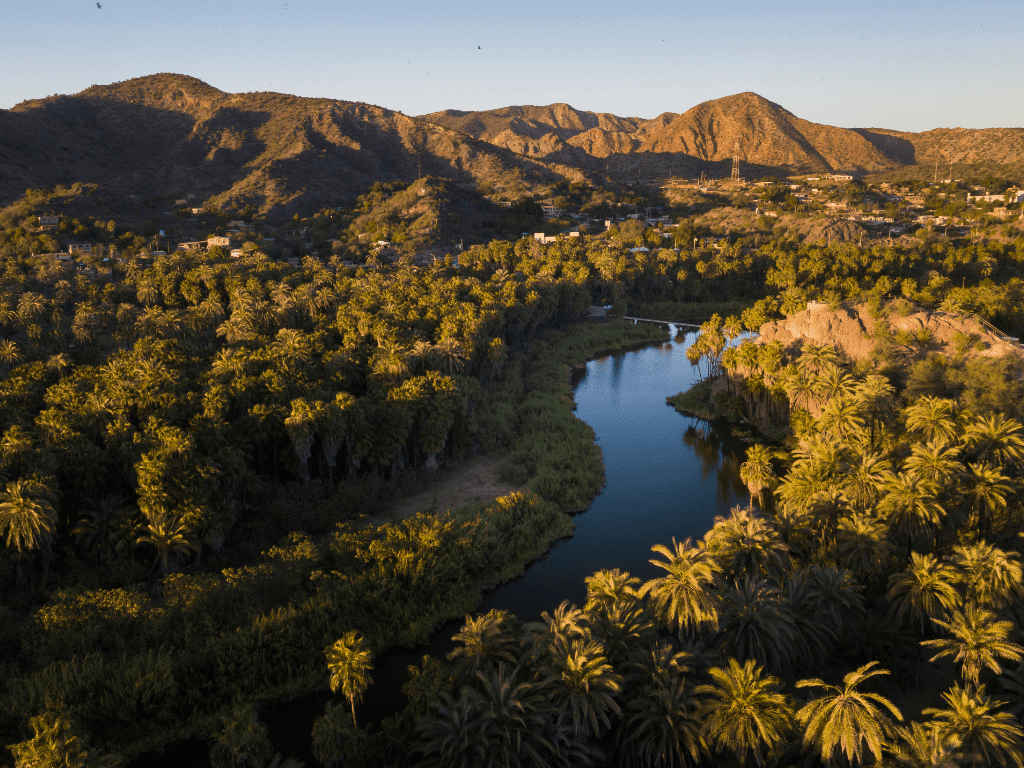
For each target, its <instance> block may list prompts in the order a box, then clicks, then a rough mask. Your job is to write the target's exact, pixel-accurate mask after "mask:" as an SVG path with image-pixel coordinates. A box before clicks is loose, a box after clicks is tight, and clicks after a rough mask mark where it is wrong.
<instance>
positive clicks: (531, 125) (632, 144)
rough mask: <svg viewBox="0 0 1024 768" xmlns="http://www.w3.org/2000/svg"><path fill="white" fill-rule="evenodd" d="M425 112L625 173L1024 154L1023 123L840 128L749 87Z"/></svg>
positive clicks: (551, 154)
mask: <svg viewBox="0 0 1024 768" xmlns="http://www.w3.org/2000/svg"><path fill="white" fill-rule="evenodd" d="M423 118H424V119H425V120H429V121H431V122H433V123H436V124H438V125H443V126H445V127H448V128H453V129H455V130H459V131H462V132H463V133H466V134H467V135H469V136H472V137H474V138H477V139H483V140H484V141H489V142H491V143H492V144H495V145H496V146H500V147H504V148H506V149H511V150H513V151H516V152H520V153H523V154H528V155H530V156H531V157H536V158H541V159H545V160H557V161H558V162H562V163H573V164H576V165H579V166H580V167H584V168H588V169H595V170H607V171H609V172H612V173H618V174H620V175H627V176H629V175H634V176H635V174H636V173H637V172H638V171H639V172H641V173H659V172H663V173H676V172H683V173H685V172H688V171H698V172H699V171H701V170H703V171H706V172H708V173H709V174H711V175H721V173H722V170H723V168H726V169H727V168H728V163H730V162H731V160H732V158H733V156H734V155H736V154H738V155H739V157H740V160H741V162H742V163H743V164H744V166H745V168H746V170H747V171H751V172H753V173H755V174H756V173H761V172H766V171H768V170H773V171H779V172H783V173H793V172H832V171H846V172H854V173H871V172H877V171H883V170H892V169H897V168H903V167H916V166H918V165H929V164H933V163H934V162H935V160H936V159H938V160H939V162H940V164H941V163H949V162H953V163H958V164H970V165H972V166H976V167H986V168H1003V167H1006V166H1014V165H1016V164H1019V163H1022V162H1024V128H988V129H981V130H964V129H959V128H956V129H946V128H940V129H936V130H932V131H927V132H924V133H905V132H899V131H892V130H887V129H874V128H872V129H861V128H857V129H848V128H837V127H834V126H830V125H822V124H819V123H814V122H811V121H809V120H804V119H802V118H799V117H797V116H796V115H794V114H792V113H791V112H789V111H788V110H786V109H784V108H783V107H781V106H779V105H778V104H775V103H773V102H771V101H769V100H768V99H765V98H763V97H761V96H759V95H757V94H756V93H751V92H745V93H739V94H735V95H732V96H726V97H724V98H720V99H713V100H711V101H706V102H704V103H703V104H698V105H697V106H695V107H692V108H691V109H688V110H686V111H685V112H683V113H682V114H677V113H674V112H665V113H663V114H661V115H659V116H658V117H656V118H654V119H652V120H644V119H642V118H637V117H617V116H615V115H611V114H608V113H603V112H602V113H598V112H585V111H581V110H577V109H574V108H573V107H571V106H569V105H568V104H550V105H548V106H544V107H533V106H516V107H503V108H501V109H494V110H487V111H480V112H460V111H458V110H445V111H443V112H435V113H433V114H429V115H423ZM573 148H576V149H579V150H582V155H581V154H580V153H576V154H574V153H573V152H572V149H573ZM595 161H604V162H595Z"/></svg>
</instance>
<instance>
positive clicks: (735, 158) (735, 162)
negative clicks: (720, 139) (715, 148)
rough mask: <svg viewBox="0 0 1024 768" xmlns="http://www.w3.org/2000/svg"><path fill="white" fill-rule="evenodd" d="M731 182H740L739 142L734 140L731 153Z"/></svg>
mask: <svg viewBox="0 0 1024 768" xmlns="http://www.w3.org/2000/svg"><path fill="white" fill-rule="evenodd" d="M732 180H733V181H739V180H740V140H739V139H736V144H735V146H734V147H733V152H732Z"/></svg>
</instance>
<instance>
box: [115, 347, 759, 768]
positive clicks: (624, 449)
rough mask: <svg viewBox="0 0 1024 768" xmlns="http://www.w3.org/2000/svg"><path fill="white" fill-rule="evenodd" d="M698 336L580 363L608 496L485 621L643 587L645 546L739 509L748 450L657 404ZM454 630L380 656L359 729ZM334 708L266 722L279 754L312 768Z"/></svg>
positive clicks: (165, 761) (142, 761)
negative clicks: (606, 585)
mask: <svg viewBox="0 0 1024 768" xmlns="http://www.w3.org/2000/svg"><path fill="white" fill-rule="evenodd" d="M675 330H676V329H675V328H673V329H672V331H673V334H675ZM695 336H696V334H695V333H693V332H691V333H686V334H685V335H682V334H680V335H674V338H673V340H672V341H669V342H666V343H664V344H660V345H655V346H651V347H646V348H644V349H640V350H636V351H632V352H624V353H620V354H616V355H611V356H608V357H603V358H600V359H598V360H592V361H590V362H589V363H587V367H586V372H585V373H583V372H581V373H580V374H579V375H578V376H577V380H576V395H575V396H576V404H577V409H576V415H577V416H578V417H579V418H581V419H583V420H584V421H585V422H587V423H588V424H589V425H590V426H591V427H593V429H594V432H595V433H596V435H597V441H598V444H599V445H600V446H601V449H602V450H603V452H604V464H605V480H606V485H605V488H604V489H603V490H602V491H601V493H600V495H598V496H597V498H595V499H594V501H593V503H592V504H591V505H590V507H589V508H588V509H587V510H586V512H583V513H582V514H580V515H578V516H577V517H576V533H575V535H574V536H573V537H572V538H571V539H566V540H564V541H560V542H558V543H557V544H555V546H554V547H552V549H551V551H550V552H549V553H548V554H547V555H546V556H545V557H544V558H543V559H541V560H539V561H538V562H536V563H534V564H533V565H531V566H530V567H529V568H528V569H527V571H526V573H525V574H523V576H521V577H520V578H518V579H516V580H515V581H512V582H509V583H508V584H505V585H503V586H501V587H498V588H497V589H495V590H493V591H492V592H490V593H488V594H487V595H486V596H485V597H484V600H483V604H482V606H481V608H480V610H481V612H486V611H488V610H490V609H492V608H503V609H505V610H508V611H511V612H512V613H514V614H516V615H517V616H518V617H519V618H520V619H522V620H523V621H536V620H537V619H539V618H540V614H541V613H542V612H543V611H551V610H553V609H554V608H556V607H557V606H558V604H559V603H561V602H562V601H563V600H571V601H573V602H575V603H577V604H579V605H582V603H583V602H584V601H585V599H586V586H585V584H584V581H583V580H584V578H585V577H587V576H589V575H590V574H592V573H593V572H594V571H597V570H600V569H603V568H619V569H621V570H624V571H629V572H630V573H632V574H634V575H636V576H639V577H640V578H641V579H643V580H647V579H650V578H652V577H654V576H655V575H657V574H659V572H660V573H663V571H660V569H658V568H655V567H654V566H653V565H651V564H650V563H649V562H648V561H649V560H650V559H651V557H652V556H653V554H652V553H651V546H652V545H654V544H658V543H664V544H671V541H672V537H673V536H674V537H676V539H678V540H680V541H681V540H683V539H685V538H686V537H688V536H692V537H694V538H699V537H701V536H703V535H704V533H705V532H706V531H707V530H708V529H709V528H710V527H711V525H712V521H713V520H714V518H715V516H716V515H721V514H725V513H726V512H728V510H729V509H730V508H731V507H732V506H734V505H736V504H741V503H746V502H747V499H748V496H747V493H746V488H745V487H744V485H743V483H741V482H740V480H739V465H740V463H741V462H742V460H743V458H742V457H743V449H744V448H745V446H744V444H743V443H741V442H738V441H736V440H733V439H731V438H727V437H723V436H720V435H719V434H718V433H716V432H715V430H714V429H712V428H711V427H710V426H709V425H708V424H707V422H705V421H702V420H701V419H697V418H692V417H688V416H683V415H681V414H679V413H677V412H676V411H675V410H674V409H673V408H672V407H671V406H669V405H666V404H665V398H666V397H668V396H671V395H674V394H676V393H677V392H680V391H682V390H685V389H687V388H688V387H689V386H690V385H691V384H693V383H695V382H696V381H697V372H696V369H695V368H694V367H693V366H691V365H690V363H689V361H687V359H686V354H685V349H686V347H687V346H688V345H689V344H691V343H692V342H693V340H694V338H695ZM460 626H461V621H456V622H451V623H449V624H447V625H445V626H444V627H442V629H441V630H440V631H439V632H438V634H437V637H436V639H435V641H434V642H433V643H432V644H431V645H430V646H429V647H424V648H419V649H417V650H416V651H414V652H406V651H391V652H389V653H387V654H384V655H383V656H381V657H380V659H378V664H377V669H376V671H375V672H374V683H373V685H372V686H371V687H370V689H369V690H368V691H367V694H366V696H365V698H364V702H363V704H362V705H361V707H360V713H359V715H360V721H361V722H362V723H367V722H373V721H379V720H380V719H381V718H383V717H387V716H389V715H391V714H394V712H395V711H396V710H397V709H400V708H401V707H402V706H404V703H405V701H404V699H405V697H404V696H403V695H402V693H401V686H402V684H403V683H404V682H405V680H406V667H407V666H408V665H410V664H414V663H416V662H418V661H419V659H420V658H421V657H422V656H423V654H425V653H429V654H431V655H436V656H443V655H444V654H446V653H447V652H448V651H450V650H451V648H452V642H451V636H452V635H453V634H454V633H455V632H457V631H458V629H459V627H460ZM331 700H333V698H332V696H331V695H330V694H329V693H328V694H312V695H310V696H306V697H302V698H300V699H296V700H293V701H287V702H279V703H277V704H275V705H273V706H272V707H271V708H270V709H269V710H268V711H266V712H264V713H263V715H262V717H263V719H264V721H265V722H266V723H267V725H268V728H269V731H270V736H271V739H272V740H273V742H274V746H275V748H276V749H277V750H278V751H280V752H281V753H282V754H284V755H286V756H293V757H297V758H299V759H300V760H304V761H305V762H306V765H307V766H308V767H309V768H313V766H314V765H315V763H314V761H313V758H312V755H311V754H310V753H309V743H310V732H311V731H312V728H313V720H314V719H315V718H316V717H317V716H319V715H321V714H322V713H323V710H324V705H325V704H326V703H327V702H328V701H331ZM207 750H209V744H208V742H205V741H200V740H198V739H194V740H188V741H184V742H178V743H176V744H174V745H171V746H170V747H168V748H167V750H166V752H165V753H164V754H162V755H154V754H150V755H145V756H143V757H142V758H139V759H138V760H136V761H134V762H133V763H132V768H136V766H137V767H138V768H142V766H143V765H145V766H147V768H148V767H149V766H163V765H167V766H172V765H173V766H191V765H195V766H206V765H208V762H207V760H206V752H207Z"/></svg>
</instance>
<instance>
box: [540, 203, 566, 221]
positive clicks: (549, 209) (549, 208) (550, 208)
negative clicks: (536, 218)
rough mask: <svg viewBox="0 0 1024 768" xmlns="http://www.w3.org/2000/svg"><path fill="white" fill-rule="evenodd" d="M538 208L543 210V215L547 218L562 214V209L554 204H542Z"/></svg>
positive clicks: (554, 217) (555, 217)
mask: <svg viewBox="0 0 1024 768" xmlns="http://www.w3.org/2000/svg"><path fill="white" fill-rule="evenodd" d="M540 209H541V210H542V211H544V216H545V217H546V218H549V219H557V218H558V217H559V216H561V215H562V209H561V208H558V207H556V206H554V205H542V206H541V207H540Z"/></svg>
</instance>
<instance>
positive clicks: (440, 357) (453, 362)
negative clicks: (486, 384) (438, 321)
mask: <svg viewBox="0 0 1024 768" xmlns="http://www.w3.org/2000/svg"><path fill="white" fill-rule="evenodd" d="M433 352H434V356H435V357H436V358H437V367H438V368H439V369H440V370H441V371H442V372H444V373H447V374H449V375H450V374H453V373H461V372H462V370H463V368H465V367H466V354H465V352H463V350H462V345H461V344H459V342H458V341H456V340H455V339H451V338H448V339H441V341H439V342H438V343H437V344H435V345H434V350H433Z"/></svg>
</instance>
